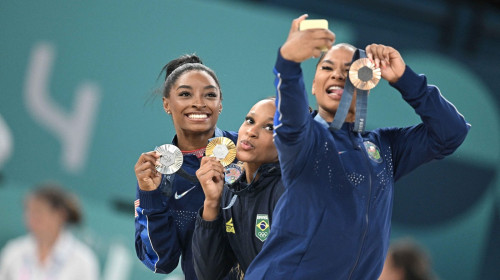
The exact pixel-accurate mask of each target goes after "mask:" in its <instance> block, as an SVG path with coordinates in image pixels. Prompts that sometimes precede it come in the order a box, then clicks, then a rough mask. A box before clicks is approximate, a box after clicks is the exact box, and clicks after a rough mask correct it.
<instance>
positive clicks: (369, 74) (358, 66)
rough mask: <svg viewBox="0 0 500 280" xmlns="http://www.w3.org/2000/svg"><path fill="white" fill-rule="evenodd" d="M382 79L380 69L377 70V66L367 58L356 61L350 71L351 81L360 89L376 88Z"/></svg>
mask: <svg viewBox="0 0 500 280" xmlns="http://www.w3.org/2000/svg"><path fill="white" fill-rule="evenodd" d="M380 77H381V71H380V68H375V64H374V63H373V62H371V61H370V59H368V58H366V57H365V58H360V59H358V60H356V61H354V62H353V64H352V65H351V68H350V69H349V79H350V80H351V83H352V84H353V85H354V86H355V87H356V88H358V89H362V90H370V89H372V88H374V87H375V86H376V85H377V84H378V82H379V81H380Z"/></svg>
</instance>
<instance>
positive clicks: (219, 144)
mask: <svg viewBox="0 0 500 280" xmlns="http://www.w3.org/2000/svg"><path fill="white" fill-rule="evenodd" d="M205 154H206V155H207V156H209V157H215V158H217V159H218V160H219V161H220V162H221V163H222V165H223V166H227V165H229V164H230V163H231V162H233V161H234V159H235V158H236V145H234V142H233V141H231V139H229V138H227V137H216V138H214V139H213V140H212V141H210V142H209V143H208V145H207V149H206V150H205Z"/></svg>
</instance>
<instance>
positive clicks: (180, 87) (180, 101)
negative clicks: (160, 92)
mask: <svg viewBox="0 0 500 280" xmlns="http://www.w3.org/2000/svg"><path fill="white" fill-rule="evenodd" d="M163 107H164V109H165V111H166V112H167V113H170V114H172V120H173V122H174V126H175V129H176V130H177V131H182V132H183V133H207V132H210V131H211V130H214V129H215V125H216V124H217V120H218V118H219V114H220V111H221V110H222V103H221V94H220V89H219V87H218V85H217V83H216V82H215V80H214V79H213V78H212V77H211V76H210V75H209V74H208V73H206V72H204V71H200V70H192V71H188V72H185V73H183V74H182V75H181V76H180V77H179V78H178V79H177V81H176V82H175V84H174V85H173V86H172V87H171V89H170V93H169V95H168V97H163ZM178 134H179V133H178Z"/></svg>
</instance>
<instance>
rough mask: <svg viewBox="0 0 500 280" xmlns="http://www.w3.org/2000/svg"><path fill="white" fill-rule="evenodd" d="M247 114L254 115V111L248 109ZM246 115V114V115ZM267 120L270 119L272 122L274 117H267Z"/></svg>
mask: <svg viewBox="0 0 500 280" xmlns="http://www.w3.org/2000/svg"><path fill="white" fill-rule="evenodd" d="M248 115H252V116H254V115H255V111H250V112H248ZM248 115H247V116H248ZM267 120H268V121H272V122H274V117H272V118H267Z"/></svg>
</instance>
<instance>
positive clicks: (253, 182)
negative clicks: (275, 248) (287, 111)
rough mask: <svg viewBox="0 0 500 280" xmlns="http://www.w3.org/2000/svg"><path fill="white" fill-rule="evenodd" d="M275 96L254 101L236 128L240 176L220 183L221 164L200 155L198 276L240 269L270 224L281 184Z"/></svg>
mask: <svg viewBox="0 0 500 280" xmlns="http://www.w3.org/2000/svg"><path fill="white" fill-rule="evenodd" d="M274 102H275V101H274V98H272V99H265V100H262V101H260V102H257V104H255V105H254V106H253V107H252V108H251V109H250V111H249V112H248V114H247V115H246V117H245V121H244V122H243V124H242V125H241V127H240V129H239V131H238V142H237V147H236V157H237V158H238V159H239V160H240V161H242V162H243V168H244V171H243V173H242V175H241V176H240V177H239V178H238V179H237V180H236V181H235V182H234V183H232V184H229V185H227V184H226V185H225V186H224V168H223V167H222V165H221V164H220V162H219V161H217V160H216V159H215V158H210V157H204V158H203V159H202V162H201V167H200V169H199V170H198V171H197V172H196V175H197V177H198V179H199V180H200V182H201V185H202V187H203V191H204V192H205V202H204V206H203V208H201V209H200V212H199V214H198V217H197V220H196V227H195V231H194V235H193V258H194V268H195V271H196V275H197V276H198V279H207V280H210V279H222V278H223V277H224V276H225V275H226V274H227V273H228V271H229V270H230V269H231V267H233V266H235V265H239V268H240V270H241V272H242V273H243V274H244V273H245V272H246V270H247V268H248V266H249V265H250V263H251V262H252V260H253V259H254V258H255V256H256V255H257V254H258V253H259V252H260V250H261V248H262V245H263V244H264V242H265V241H266V239H267V237H268V235H269V231H270V228H271V227H272V226H271V224H272V220H273V210H274V207H275V205H276V203H277V202H278V199H279V198H280V197H281V195H282V193H283V191H284V187H283V183H282V182H281V170H280V166H279V163H278V153H277V151H276V147H275V146H274V143H273V116H274V112H275V111H276V107H275V105H274Z"/></svg>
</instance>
